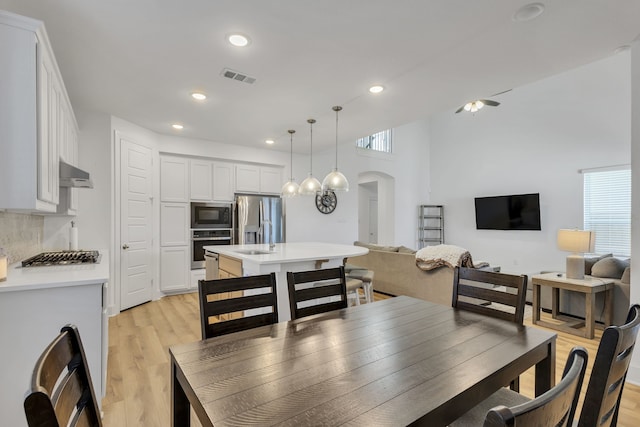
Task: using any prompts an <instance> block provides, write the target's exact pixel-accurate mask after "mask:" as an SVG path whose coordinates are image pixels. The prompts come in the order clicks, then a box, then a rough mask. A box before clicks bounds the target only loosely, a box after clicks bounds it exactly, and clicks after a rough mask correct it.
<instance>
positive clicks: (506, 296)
mask: <svg viewBox="0 0 640 427" xmlns="http://www.w3.org/2000/svg"><path fill="white" fill-rule="evenodd" d="M526 291H527V276H526V275H514V274H505V273H497V272H493V271H487V270H478V269H475V268H466V267H456V269H455V271H454V273H453V301H452V304H451V305H452V306H453V307H454V308H459V309H462V310H467V311H473V312H476V313H480V314H483V315H486V316H490V317H496V318H499V319H504V320H508V321H510V322H514V323H517V324H518V325H522V322H523V320H524V307H525V305H526V297H527V295H526ZM510 387H511V390H513V391H519V390H520V379H519V378H514V379H513V380H512V381H511V383H510Z"/></svg>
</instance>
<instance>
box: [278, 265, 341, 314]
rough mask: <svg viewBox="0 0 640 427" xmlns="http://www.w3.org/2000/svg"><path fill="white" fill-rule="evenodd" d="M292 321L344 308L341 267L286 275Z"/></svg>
mask: <svg viewBox="0 0 640 427" xmlns="http://www.w3.org/2000/svg"><path fill="white" fill-rule="evenodd" d="M287 282H288V285H289V306H290V308H291V319H292V320H295V319H299V318H301V317H306V316H311V315H313V314H318V313H324V312H327V311H333V310H338V309H341V308H346V307H347V287H346V280H345V276H344V267H342V266H340V267H337V268H326V269H321V270H311V271H298V272H291V271H290V272H288V273H287Z"/></svg>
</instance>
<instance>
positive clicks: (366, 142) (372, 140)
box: [356, 129, 391, 153]
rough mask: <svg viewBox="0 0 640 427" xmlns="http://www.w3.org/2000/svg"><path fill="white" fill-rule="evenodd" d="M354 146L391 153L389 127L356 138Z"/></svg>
mask: <svg viewBox="0 0 640 427" xmlns="http://www.w3.org/2000/svg"><path fill="white" fill-rule="evenodd" d="M356 147H358V148H364V149H365V150H373V151H381V152H383V153H391V129H387V130H383V131H382V132H378V133H374V134H373V135H369V136H365V137H364V138H360V139H358V140H357V141H356Z"/></svg>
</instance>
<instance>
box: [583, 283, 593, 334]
mask: <svg viewBox="0 0 640 427" xmlns="http://www.w3.org/2000/svg"><path fill="white" fill-rule="evenodd" d="M584 301H585V307H584V336H585V338H589V339H590V340H591V339H593V330H594V329H595V326H596V324H595V323H596V322H595V320H596V319H595V317H594V315H593V314H594V313H595V312H596V299H595V298H594V295H593V294H592V293H586V294H584Z"/></svg>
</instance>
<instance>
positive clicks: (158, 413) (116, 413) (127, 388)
mask: <svg viewBox="0 0 640 427" xmlns="http://www.w3.org/2000/svg"><path fill="white" fill-rule="evenodd" d="M383 298H386V297H385V296H383V295H379V294H376V300H379V299H383ZM525 324H528V325H531V321H530V320H527V321H525ZM596 334H597V336H596V339H594V340H587V339H584V338H580V337H577V336H574V335H568V334H565V333H562V332H558V339H557V346H556V351H557V355H556V360H557V368H556V374H557V377H558V380H559V379H560V376H561V375H562V370H563V368H564V364H565V361H566V359H567V355H568V353H569V351H570V350H571V348H572V347H574V346H575V345H581V346H583V347H585V348H586V349H587V350H588V352H589V358H590V360H589V366H588V368H587V375H589V374H590V372H591V367H592V366H593V360H594V358H595V354H596V351H597V348H598V342H599V339H600V337H601V335H602V331H600V330H598V331H597V332H596ZM199 339H200V320H199V308H198V299H197V293H191V294H184V295H176V296H170V297H165V298H163V299H161V300H159V301H153V302H149V303H146V304H143V305H141V306H138V307H134V308H132V309H130V310H127V311H124V312H122V313H120V314H119V315H117V316H115V317H112V318H110V319H109V362H108V369H107V395H106V396H105V398H104V399H103V401H102V405H103V410H104V425H105V427H125V426H128V427H134V426H135V427H140V426H152V427H156V426H169V425H170V402H171V396H170V390H171V386H170V382H169V377H170V366H169V352H168V349H169V347H170V346H172V345H175V344H179V343H186V342H192V341H197V340H199ZM533 379H534V376H533V370H530V371H527V372H526V373H525V374H523V375H522V376H521V380H520V392H521V393H523V394H525V395H527V396H530V397H532V396H533V382H534V380H533ZM587 382H588V379H587V378H585V386H584V387H583V389H586V384H587ZM639 405H640V387H637V386H634V385H632V384H627V385H626V386H625V390H624V393H623V396H622V404H621V409H620V418H619V420H618V425H619V426H620V427H636V426H640V407H639ZM192 419H194V421H193V422H192V425H194V426H199V423H198V422H197V419H195V417H194V416H192Z"/></svg>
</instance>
